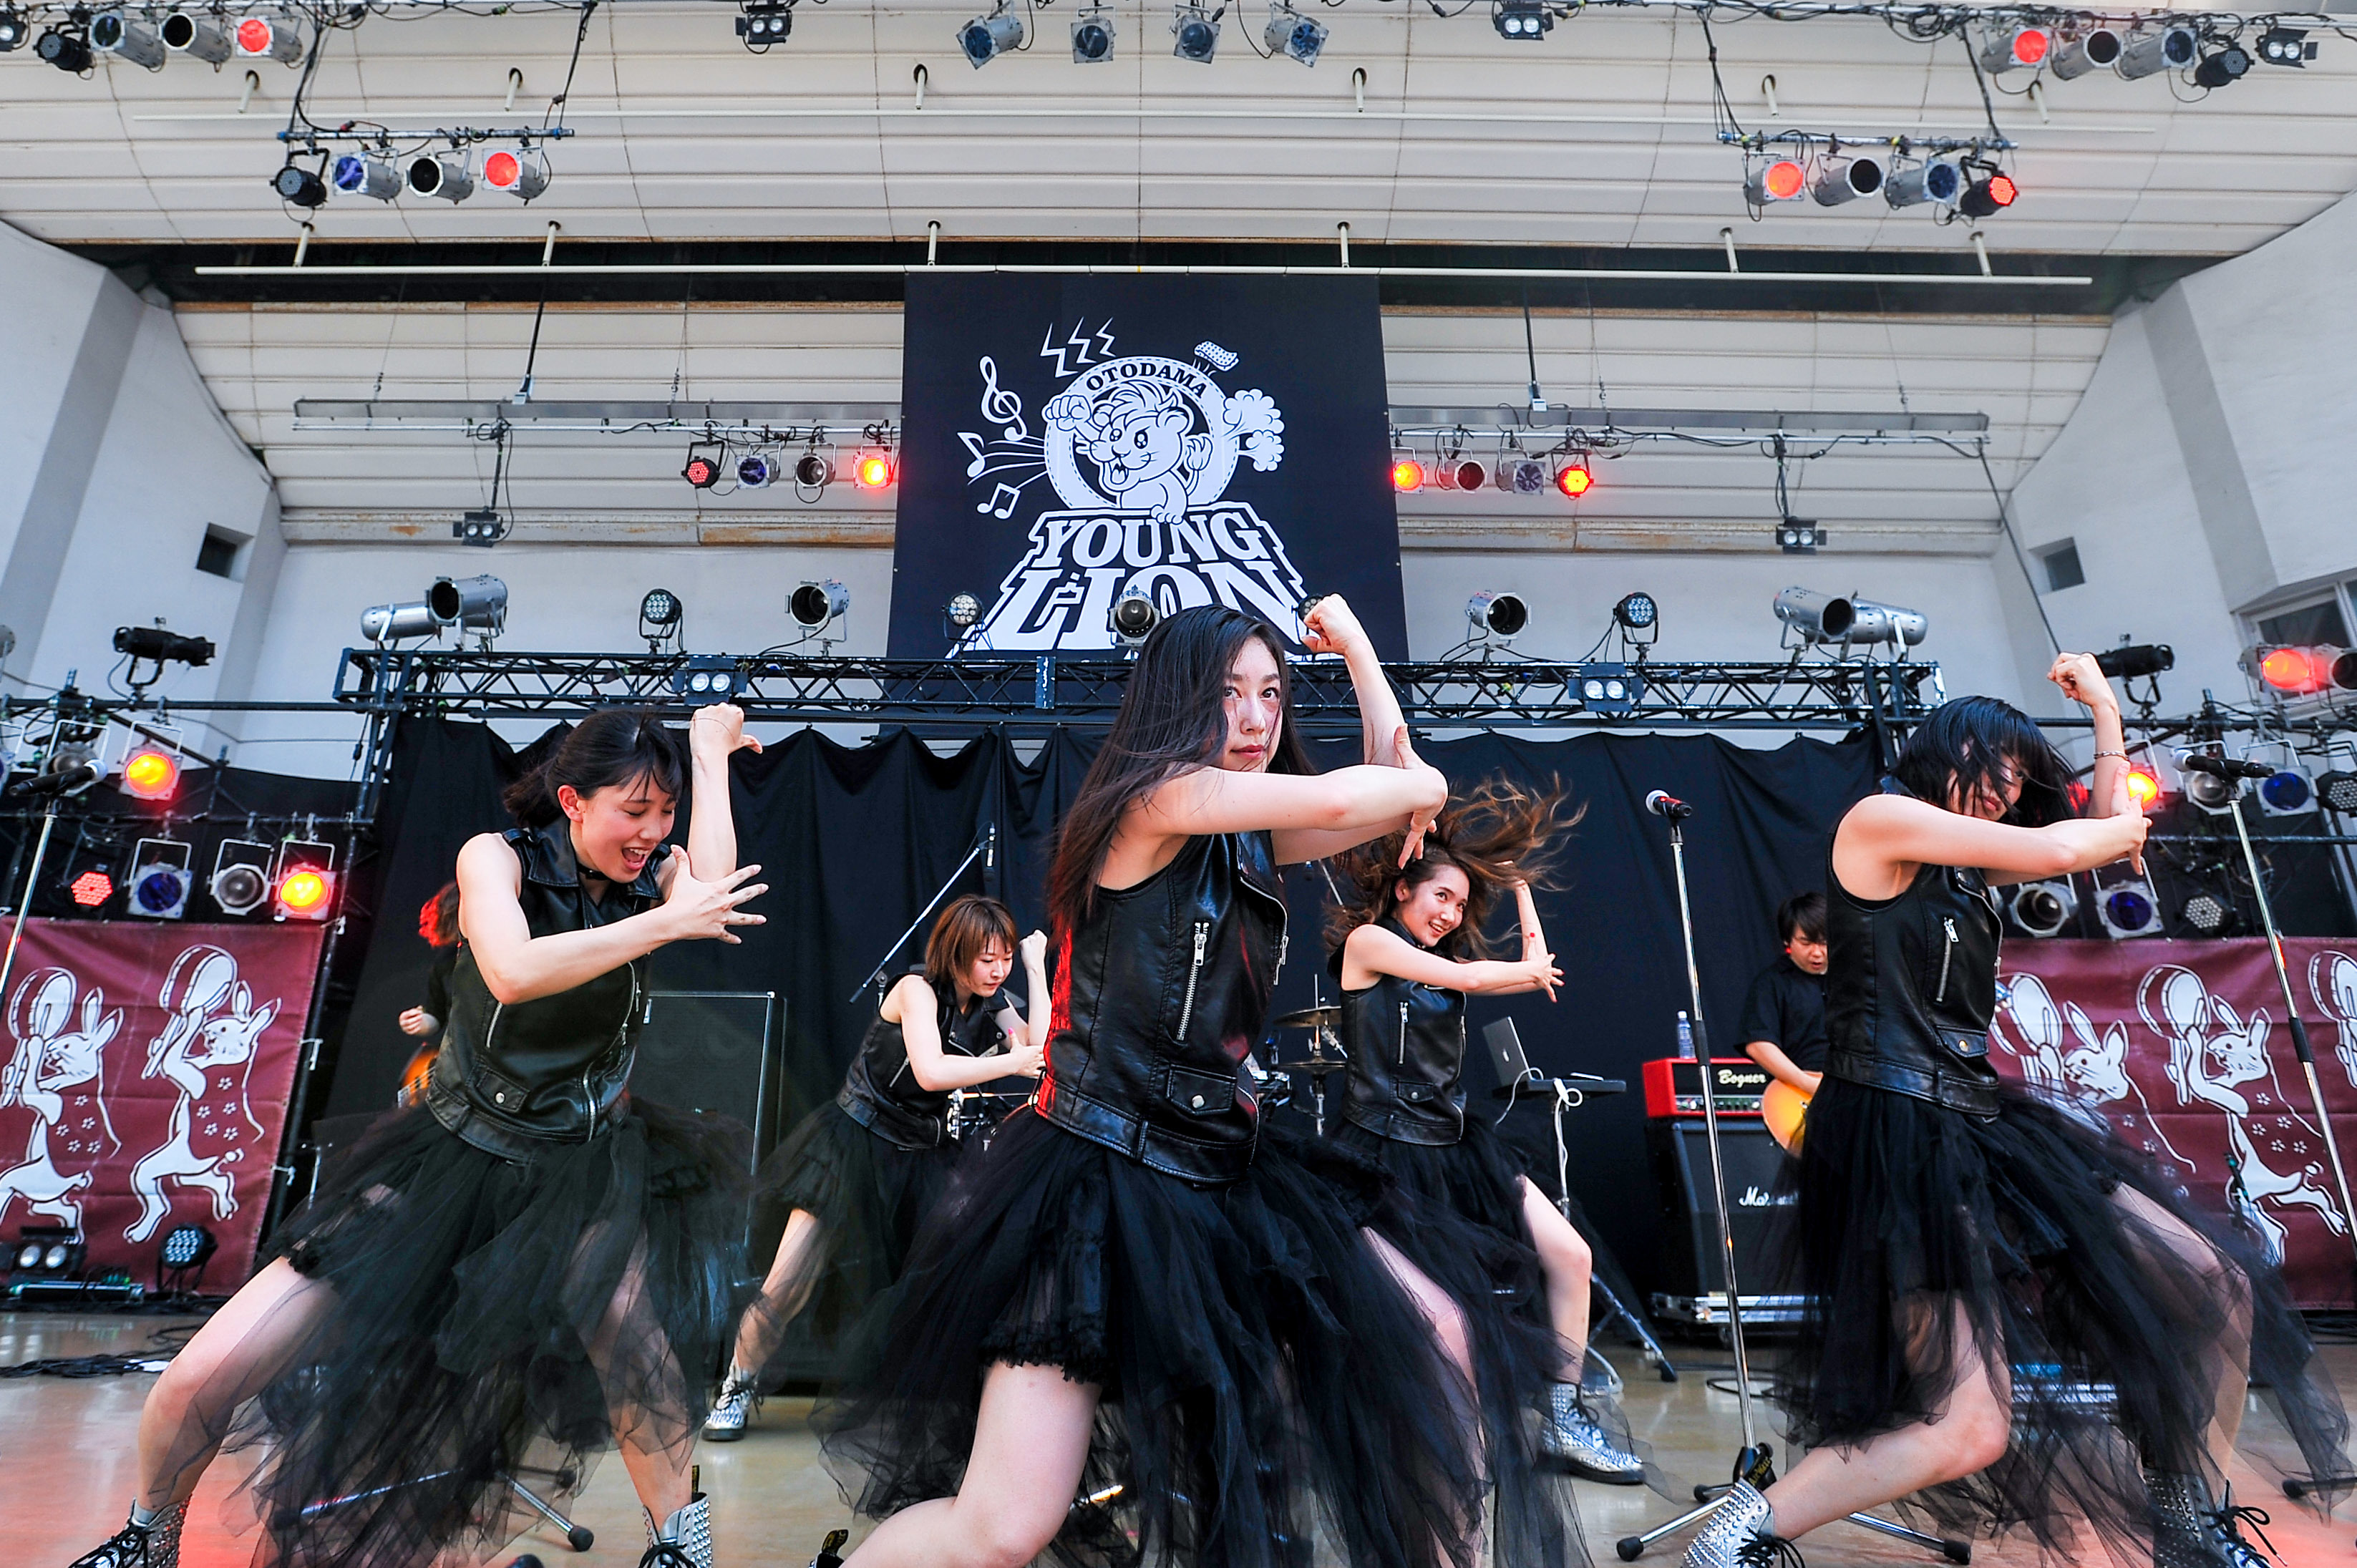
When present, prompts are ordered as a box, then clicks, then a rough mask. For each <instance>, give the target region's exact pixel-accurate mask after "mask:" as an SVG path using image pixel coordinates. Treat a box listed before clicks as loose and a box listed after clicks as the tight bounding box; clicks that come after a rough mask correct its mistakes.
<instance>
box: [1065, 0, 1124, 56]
mask: <svg viewBox="0 0 2357 1568" xmlns="http://www.w3.org/2000/svg"><path fill="white" fill-rule="evenodd" d="M1113 46H1114V26H1113V18H1112V17H1111V16H1106V15H1105V14H1104V12H1103V11H1102V10H1096V11H1083V12H1082V13H1081V14H1080V15H1079V16H1075V17H1073V18H1072V63H1073V64H1075V65H1103V63H1104V62H1105V61H1107V60H1109V59H1113Z"/></svg>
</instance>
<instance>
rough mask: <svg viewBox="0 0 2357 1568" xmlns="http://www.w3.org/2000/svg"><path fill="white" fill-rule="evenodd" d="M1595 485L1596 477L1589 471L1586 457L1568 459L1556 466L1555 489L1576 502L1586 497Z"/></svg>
mask: <svg viewBox="0 0 2357 1568" xmlns="http://www.w3.org/2000/svg"><path fill="white" fill-rule="evenodd" d="M1595 483H1596V475H1595V474H1594V473H1593V472H1592V471H1590V470H1589V468H1588V467H1587V458H1586V457H1585V456H1578V457H1566V458H1564V459H1563V460H1562V461H1561V462H1559V463H1557V464H1556V465H1555V489H1558V490H1561V491H1562V492H1563V493H1564V494H1565V495H1566V496H1569V497H1570V498H1571V499H1574V500H1577V499H1579V498H1580V497H1582V496H1584V495H1586V494H1587V492H1588V490H1589V489H1591V488H1592V487H1593V486H1594V485H1595Z"/></svg>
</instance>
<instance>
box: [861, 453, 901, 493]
mask: <svg viewBox="0 0 2357 1568" xmlns="http://www.w3.org/2000/svg"><path fill="white" fill-rule="evenodd" d="M851 477H852V478H854V479H856V480H857V481H858V484H859V488H860V489H863V490H881V489H889V488H890V487H891V484H892V455H891V454H890V453H889V452H862V453H861V454H860V455H859V456H858V458H857V459H856V461H855V462H853V464H852V465H851Z"/></svg>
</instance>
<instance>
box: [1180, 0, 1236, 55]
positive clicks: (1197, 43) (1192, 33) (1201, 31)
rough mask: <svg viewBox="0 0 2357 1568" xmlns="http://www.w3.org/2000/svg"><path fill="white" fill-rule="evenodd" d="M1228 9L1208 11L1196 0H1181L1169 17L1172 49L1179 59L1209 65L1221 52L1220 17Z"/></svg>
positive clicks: (1225, 13) (1223, 6)
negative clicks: (1215, 55) (1213, 57)
mask: <svg viewBox="0 0 2357 1568" xmlns="http://www.w3.org/2000/svg"><path fill="white" fill-rule="evenodd" d="M1227 12H1228V8H1227V7H1226V6H1225V5H1222V6H1221V7H1220V8H1219V9H1218V10H1216V11H1206V10H1204V9H1203V7H1202V6H1201V5H1200V4H1197V3H1196V0H1182V3H1181V4H1180V5H1179V8H1178V10H1177V11H1175V12H1174V13H1172V15H1171V17H1170V37H1171V44H1170V52H1171V53H1172V54H1173V55H1176V56H1177V57H1178V58H1179V59H1187V60H1193V61H1194V62H1195V63H1196V64H1197V65H1209V64H1211V57H1212V56H1213V55H1214V54H1217V53H1218V52H1219V48H1220V18H1221V17H1222V16H1226V15H1227Z"/></svg>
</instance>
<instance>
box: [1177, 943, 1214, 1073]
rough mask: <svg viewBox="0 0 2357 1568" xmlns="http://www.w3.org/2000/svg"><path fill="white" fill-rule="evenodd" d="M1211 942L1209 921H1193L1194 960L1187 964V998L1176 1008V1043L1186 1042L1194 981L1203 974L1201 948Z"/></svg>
mask: <svg viewBox="0 0 2357 1568" xmlns="http://www.w3.org/2000/svg"><path fill="white" fill-rule="evenodd" d="M1209 946H1211V921H1209V920H1198V921H1196V922H1195V961H1194V962H1193V963H1191V964H1189V965H1188V966H1187V1000H1186V1002H1185V1003H1184V1004H1181V1005H1180V1007H1179V1044H1180V1045H1182V1046H1183V1045H1185V1044H1186V1043H1187V1026H1188V1025H1189V1024H1190V1023H1192V1022H1194V1019H1195V983H1196V982H1197V981H1198V980H1200V979H1201V978H1202V975H1203V950H1204V949H1205V948H1207V947H1209Z"/></svg>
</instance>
